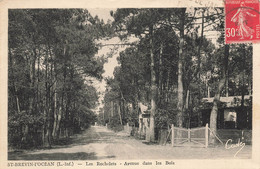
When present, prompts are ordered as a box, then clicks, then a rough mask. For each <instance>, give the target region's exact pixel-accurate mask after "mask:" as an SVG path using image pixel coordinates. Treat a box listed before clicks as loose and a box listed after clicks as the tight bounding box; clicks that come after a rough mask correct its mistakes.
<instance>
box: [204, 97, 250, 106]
mask: <svg viewBox="0 0 260 169" xmlns="http://www.w3.org/2000/svg"><path fill="white" fill-rule="evenodd" d="M213 100H214V97H210V98H202V107H203V108H211V107H212V103H213ZM241 101H242V96H229V97H220V106H221V108H235V107H240V106H241ZM251 105H252V95H245V96H244V106H246V107H248V106H251Z"/></svg>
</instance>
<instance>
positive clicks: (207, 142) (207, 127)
mask: <svg viewBox="0 0 260 169" xmlns="http://www.w3.org/2000/svg"><path fill="white" fill-rule="evenodd" d="M208 144H209V125H208V123H207V124H206V127H205V147H206V148H207V147H208Z"/></svg>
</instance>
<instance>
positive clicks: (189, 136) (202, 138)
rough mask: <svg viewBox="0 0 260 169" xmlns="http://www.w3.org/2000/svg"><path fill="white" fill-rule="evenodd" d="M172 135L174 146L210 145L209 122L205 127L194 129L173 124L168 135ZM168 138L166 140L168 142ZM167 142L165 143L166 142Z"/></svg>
mask: <svg viewBox="0 0 260 169" xmlns="http://www.w3.org/2000/svg"><path fill="white" fill-rule="evenodd" d="M170 135H171V144H172V146H191V143H192V146H195V147H205V148H207V147H208V140H209V139H208V138H209V128H208V124H206V126H205V127H198V128H192V129H190V128H189V129H186V128H180V127H175V126H174V125H172V126H171V130H170V132H169V134H168V136H167V139H168V137H169V136H170ZM167 139H166V142H167ZM166 142H165V144H166Z"/></svg>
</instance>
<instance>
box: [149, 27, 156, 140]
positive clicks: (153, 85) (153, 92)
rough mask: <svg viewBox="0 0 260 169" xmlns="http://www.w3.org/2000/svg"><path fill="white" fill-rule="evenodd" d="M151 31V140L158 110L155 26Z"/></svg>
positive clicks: (153, 136) (153, 137) (153, 135)
mask: <svg viewBox="0 0 260 169" xmlns="http://www.w3.org/2000/svg"><path fill="white" fill-rule="evenodd" d="M149 33H150V59H151V65H150V69H151V114H150V126H149V136H148V137H149V138H148V139H147V140H148V141H150V142H154V140H155V132H154V128H155V124H154V123H155V122H154V116H155V111H156V90H157V88H156V83H155V70H154V54H153V26H150V28H149Z"/></svg>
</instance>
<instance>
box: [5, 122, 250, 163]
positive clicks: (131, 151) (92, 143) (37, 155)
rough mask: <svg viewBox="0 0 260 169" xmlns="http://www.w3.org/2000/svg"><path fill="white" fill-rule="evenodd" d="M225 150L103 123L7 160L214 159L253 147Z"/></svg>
mask: <svg viewBox="0 0 260 169" xmlns="http://www.w3.org/2000/svg"><path fill="white" fill-rule="evenodd" d="M239 149H241V147H234V148H230V149H226V148H225V146H224V145H223V146H219V147H216V148H196V147H171V146H170V145H166V146H161V145H155V144H153V145H148V144H145V143H143V142H142V141H141V140H136V139H134V138H133V137H129V136H127V135H126V133H124V132H119V133H115V132H113V131H111V130H109V129H106V128H105V127H103V126H92V127H91V128H89V129H87V130H86V131H84V132H83V133H82V134H79V135H75V136H73V139H72V142H71V144H69V145H64V146H58V147H55V148H53V149H48V150H37V151H29V152H21V153H9V160H103V159H111V160H114V159H117V160H118V159H119V160H131V159H216V158H225V159H226V158H251V152H252V147H251V146H249V145H246V146H245V147H243V148H242V149H241V151H240V152H239V153H237V155H236V157H234V155H235V154H236V152H237V151H238V150H239Z"/></svg>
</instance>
